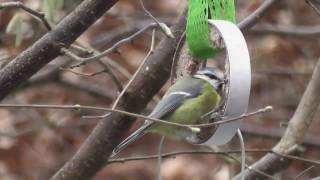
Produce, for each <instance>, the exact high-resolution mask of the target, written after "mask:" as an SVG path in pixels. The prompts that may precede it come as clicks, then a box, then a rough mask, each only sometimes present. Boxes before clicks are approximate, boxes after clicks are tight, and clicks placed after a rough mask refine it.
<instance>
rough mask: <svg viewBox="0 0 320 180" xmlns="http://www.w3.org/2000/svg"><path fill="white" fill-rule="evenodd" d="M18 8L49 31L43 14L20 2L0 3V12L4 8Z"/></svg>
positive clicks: (49, 27)
mask: <svg viewBox="0 0 320 180" xmlns="http://www.w3.org/2000/svg"><path fill="white" fill-rule="evenodd" d="M13 7H14V8H19V9H22V10H24V11H25V12H27V13H28V14H30V15H31V16H33V17H35V18H36V19H38V20H40V21H41V22H42V23H43V24H44V26H45V27H46V28H47V30H48V31H51V26H50V24H49V23H48V21H47V20H46V18H45V15H44V13H42V12H37V11H35V10H33V9H31V8H29V7H27V6H26V5H24V4H23V3H22V2H19V1H18V2H4V3H0V10H1V9H4V8H13Z"/></svg>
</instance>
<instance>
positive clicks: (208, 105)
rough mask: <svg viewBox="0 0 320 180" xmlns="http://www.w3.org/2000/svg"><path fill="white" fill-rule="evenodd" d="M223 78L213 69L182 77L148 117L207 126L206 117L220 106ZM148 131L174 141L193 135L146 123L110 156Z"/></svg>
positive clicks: (185, 130) (190, 131) (161, 124)
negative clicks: (219, 91) (220, 89)
mask: <svg viewBox="0 0 320 180" xmlns="http://www.w3.org/2000/svg"><path fill="white" fill-rule="evenodd" d="M222 78H223V75H222V72H221V71H219V70H218V69H213V68H210V69H209V68H206V69H203V70H199V71H197V72H196V73H194V74H193V75H191V76H189V77H184V78H181V79H180V80H178V81H177V82H176V83H175V84H174V85H172V86H171V87H170V88H169V89H168V90H167V92H166V93H165V95H164V96H163V98H162V99H161V100H160V102H159V103H158V104H157V106H156V107H155V108H154V110H153V111H152V112H151V114H150V115H149V117H152V118H157V119H163V120H166V121H170V122H175V123H181V124H190V125H191V124H201V123H208V120H209V119H210V118H203V117H204V115H205V114H208V113H209V112H212V111H213V110H214V109H216V108H217V107H218V106H219V104H220V100H221V98H220V95H219V93H218V90H219V88H221V85H222V84H223V79H222ZM149 132H151V133H157V134H160V135H163V136H166V137H170V138H175V139H186V138H187V137H188V136H190V134H191V133H194V132H192V130H191V129H190V128H186V127H178V126H172V125H167V124H163V123H158V122H152V121H148V120H146V121H145V123H144V124H143V125H142V126H141V127H140V128H139V129H138V130H136V131H135V132H134V133H132V134H131V135H130V136H128V137H127V138H126V139H125V140H123V141H122V142H121V143H120V144H119V145H118V146H117V147H116V148H115V149H114V150H113V153H112V155H111V156H115V155H116V154H118V153H119V152H120V151H121V150H123V149H124V148H125V147H127V146H128V145H129V144H131V143H133V142H135V141H136V140H137V139H139V138H141V137H142V136H143V135H145V134H146V133H149Z"/></svg>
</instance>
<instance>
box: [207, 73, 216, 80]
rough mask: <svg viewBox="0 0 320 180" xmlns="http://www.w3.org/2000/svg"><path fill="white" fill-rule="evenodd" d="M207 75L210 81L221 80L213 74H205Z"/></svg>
mask: <svg viewBox="0 0 320 180" xmlns="http://www.w3.org/2000/svg"><path fill="white" fill-rule="evenodd" d="M205 75H206V76H208V77H209V78H210V79H215V80H219V78H218V77H217V76H216V75H214V74H212V73H205Z"/></svg>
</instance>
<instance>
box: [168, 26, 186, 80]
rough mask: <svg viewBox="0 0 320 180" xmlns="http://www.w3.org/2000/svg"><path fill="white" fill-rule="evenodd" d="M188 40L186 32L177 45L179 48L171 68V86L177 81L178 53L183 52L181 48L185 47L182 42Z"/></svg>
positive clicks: (175, 52)
mask: <svg viewBox="0 0 320 180" xmlns="http://www.w3.org/2000/svg"><path fill="white" fill-rule="evenodd" d="M185 38H186V31H184V32H183V33H182V35H181V37H180V39H179V41H178V44H177V48H176V50H175V51H174V55H173V58H172V66H171V71H170V82H171V84H173V83H174V80H175V73H176V64H177V62H178V58H177V57H178V52H179V51H180V50H181V48H182V47H183V46H182V44H183V43H182V42H183V41H184V40H185Z"/></svg>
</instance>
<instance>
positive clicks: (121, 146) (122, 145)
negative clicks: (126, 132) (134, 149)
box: [110, 123, 152, 157]
mask: <svg viewBox="0 0 320 180" xmlns="http://www.w3.org/2000/svg"><path fill="white" fill-rule="evenodd" d="M151 124H152V123H146V124H144V125H143V126H142V127H140V128H139V129H138V130H136V131H135V132H134V133H132V134H131V135H130V136H128V137H127V138H126V139H125V140H123V141H122V142H121V143H120V144H119V145H118V146H117V147H116V148H115V149H114V150H113V151H112V154H111V156H110V157H114V156H115V155H117V154H118V153H119V152H120V151H122V150H123V149H124V148H126V147H127V146H128V145H129V144H131V143H133V142H135V141H136V140H138V139H139V138H141V137H142V136H143V135H145V134H146V133H147V132H146V129H147V128H149V127H150V125H151Z"/></svg>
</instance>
